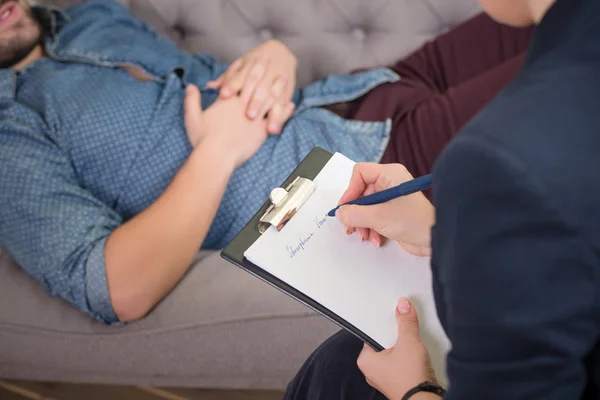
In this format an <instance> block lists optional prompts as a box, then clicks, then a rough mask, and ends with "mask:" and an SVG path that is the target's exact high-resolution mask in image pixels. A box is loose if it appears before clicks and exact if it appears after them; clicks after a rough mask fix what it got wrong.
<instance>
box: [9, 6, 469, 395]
mask: <svg viewBox="0 0 600 400" xmlns="http://www.w3.org/2000/svg"><path fill="white" fill-rule="evenodd" d="M43 2H45V3H52V4H53V5H58V6H65V5H68V4H74V3H76V2H77V1H73V0H55V1H43ZM124 3H125V4H126V5H127V6H128V7H129V8H130V9H131V10H132V12H133V13H134V14H135V15H137V16H139V17H140V18H143V19H145V20H146V21H148V22H149V23H150V24H151V25H152V26H154V27H155V28H156V29H157V30H158V31H160V32H161V33H163V34H165V35H168V36H169V37H171V38H172V39H173V40H175V41H176V42H177V43H178V44H179V45H180V46H182V48H184V49H185V50H188V51H194V52H211V53H214V54H216V55H217V56H219V57H220V58H221V59H222V60H223V61H226V62H229V61H231V60H233V59H235V58H236V57H238V56H240V55H241V54H243V53H244V52H245V51H247V50H248V49H250V48H252V47H254V46H256V45H257V44H259V43H260V42H261V41H264V40H266V39H269V38H276V39H280V40H282V41H284V42H285V43H287V44H288V45H289V46H290V47H291V48H292V50H293V51H294V52H295V53H296V54H297V55H298V58H299V65H300V69H299V82H300V84H306V83H307V82H310V81H312V80H314V79H318V78H322V77H324V76H325V75H326V74H329V73H336V72H346V71H349V70H352V69H355V68H358V67H369V66H374V65H386V64H389V63H391V62H392V61H394V60H396V59H399V58H401V57H403V56H405V55H406V54H407V53H409V52H410V51H412V50H413V49H415V48H416V47H418V46H419V45H420V44H422V43H423V42H424V41H426V40H428V39H431V38H432V37H434V36H435V35H437V34H439V33H441V32H443V31H445V30H447V29H448V28H449V27H451V26H453V25H454V24H456V23H457V22H459V21H461V20H463V19H465V18H467V17H468V16H470V15H472V14H474V13H476V12H477V10H478V9H477V6H476V0H177V1H176V0H125V1H124ZM0 206H1V205H0ZM0 251H1V250H0ZM336 330H337V328H336V326H334V325H333V324H331V323H330V322H328V321H327V320H325V319H324V318H321V317H320V316H318V315H316V314H315V313H314V312H311V311H310V310H308V309H307V308H305V307H303V306H302V305H300V304H298V303H296V302H294V301H293V300H291V299H289V298H287V297H286V296H284V295H283V294H281V293H279V292H277V291H276V290H274V289H272V288H270V287H269V286H267V285H265V284H263V283H261V282H260V281H258V280H256V279H255V278H253V277H251V276H250V275H248V274H246V273H245V272H243V271H241V270H238V269H237V268H236V267H234V266H232V265H229V264H227V263H226V262H224V261H222V260H221V259H220V257H219V255H218V254H217V253H202V254H199V256H198V259H197V261H196V262H195V263H194V266H193V267H192V268H191V269H190V271H189V273H188V274H187V276H186V277H185V279H184V280H183V281H182V282H181V284H180V285H179V286H178V287H177V288H176V289H175V290H174V291H173V292H172V293H171V294H170V295H169V296H168V298H167V299H165V300H164V301H163V302H162V303H161V304H160V305H159V306H158V307H157V308H156V309H155V310H154V311H153V312H152V313H151V315H149V316H148V317H147V318H145V319H144V320H142V321H140V322H137V323H133V324H130V325H127V326H125V327H116V326H103V325H101V324H99V323H97V322H95V321H93V320H92V319H90V318H88V317H87V316H85V315H83V314H81V313H80V312H78V311H76V310H75V309H73V308H72V307H70V306H69V305H68V304H67V303H65V302H63V301H62V300H59V299H56V298H51V297H50V296H48V295H47V294H46V293H45V292H44V291H43V289H42V287H41V286H40V285H39V284H37V283H36V282H35V281H33V280H32V279H31V278H30V277H28V276H27V275H26V274H25V273H24V272H22V270H21V269H19V267H18V266H17V265H15V263H14V262H13V261H12V260H11V259H10V257H9V256H8V254H6V253H2V254H0V378H9V379H29V380H34V379H40V380H48V381H65V380H66V381H76V382H90V383H91V382H101V383H112V384H136V385H137V384H149V385H167V386H195V387H215V388H277V389H279V388H283V387H284V385H285V384H286V382H287V381H288V380H289V379H290V377H292V375H293V374H294V373H295V372H296V370H297V369H298V368H299V366H300V365H301V363H302V362H303V361H304V359H305V358H306V357H307V356H308V355H309V354H310V352H311V351H312V350H313V349H314V348H315V347H317V346H318V345H319V344H320V343H321V342H322V341H323V340H324V339H326V338H327V337H328V336H329V335H331V334H332V333H334V332H335V331H336Z"/></svg>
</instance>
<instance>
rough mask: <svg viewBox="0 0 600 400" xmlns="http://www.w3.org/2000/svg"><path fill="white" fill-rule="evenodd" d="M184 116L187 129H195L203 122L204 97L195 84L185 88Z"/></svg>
mask: <svg viewBox="0 0 600 400" xmlns="http://www.w3.org/2000/svg"><path fill="white" fill-rule="evenodd" d="M184 118H185V125H186V127H187V129H188V130H189V129H194V128H197V127H199V126H200V123H201V122H202V97H201V96H200V90H198V87H197V86H195V85H187V87H186V88H185V100H184Z"/></svg>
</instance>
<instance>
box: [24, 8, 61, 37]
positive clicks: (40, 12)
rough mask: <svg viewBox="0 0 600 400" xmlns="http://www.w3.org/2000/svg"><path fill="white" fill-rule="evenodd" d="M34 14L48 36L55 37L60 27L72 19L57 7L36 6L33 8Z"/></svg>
mask: <svg viewBox="0 0 600 400" xmlns="http://www.w3.org/2000/svg"><path fill="white" fill-rule="evenodd" d="M31 12H32V13H33V16H34V17H35V18H36V19H37V20H38V21H39V22H40V23H41V24H42V28H43V29H44V33H45V34H46V36H47V37H50V38H52V39H54V38H55V37H56V35H57V34H58V32H59V31H60V29H61V28H62V27H63V26H64V25H65V24H67V23H69V22H71V19H70V18H69V16H68V15H67V13H66V12H64V11H63V10H60V9H58V8H55V7H48V6H35V7H32V8H31Z"/></svg>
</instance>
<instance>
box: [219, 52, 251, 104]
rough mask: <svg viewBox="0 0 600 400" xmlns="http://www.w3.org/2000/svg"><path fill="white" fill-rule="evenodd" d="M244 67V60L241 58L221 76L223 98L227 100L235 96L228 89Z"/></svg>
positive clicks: (221, 94)
mask: <svg viewBox="0 0 600 400" xmlns="http://www.w3.org/2000/svg"><path fill="white" fill-rule="evenodd" d="M244 67H246V65H245V62H244V60H243V59H241V58H239V59H237V60H235V61H234V62H233V64H231V65H230V66H229V68H227V71H225V73H224V74H223V75H221V79H222V82H221V88H222V90H221V93H220V96H221V98H224V99H226V98H229V97H231V96H233V94H234V93H233V92H232V91H231V90H230V89H229V88H228V85H229V83H230V82H231V80H232V79H233V78H234V77H235V76H236V74H239V73H240V72H241V70H242V68H244Z"/></svg>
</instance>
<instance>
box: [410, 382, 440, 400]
mask: <svg viewBox="0 0 600 400" xmlns="http://www.w3.org/2000/svg"><path fill="white" fill-rule="evenodd" d="M419 392H428V393H433V394H437V395H438V396H440V397H444V395H445V394H446V390H445V389H444V388H443V387H441V386H440V385H438V384H437V383H434V382H423V383H421V384H420V385H418V386H415V387H414V388H412V389H410V390H409V391H408V392H406V394H405V395H404V397H402V400H408V399H410V398H411V397H412V396H414V395H415V394H417V393H419Z"/></svg>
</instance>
